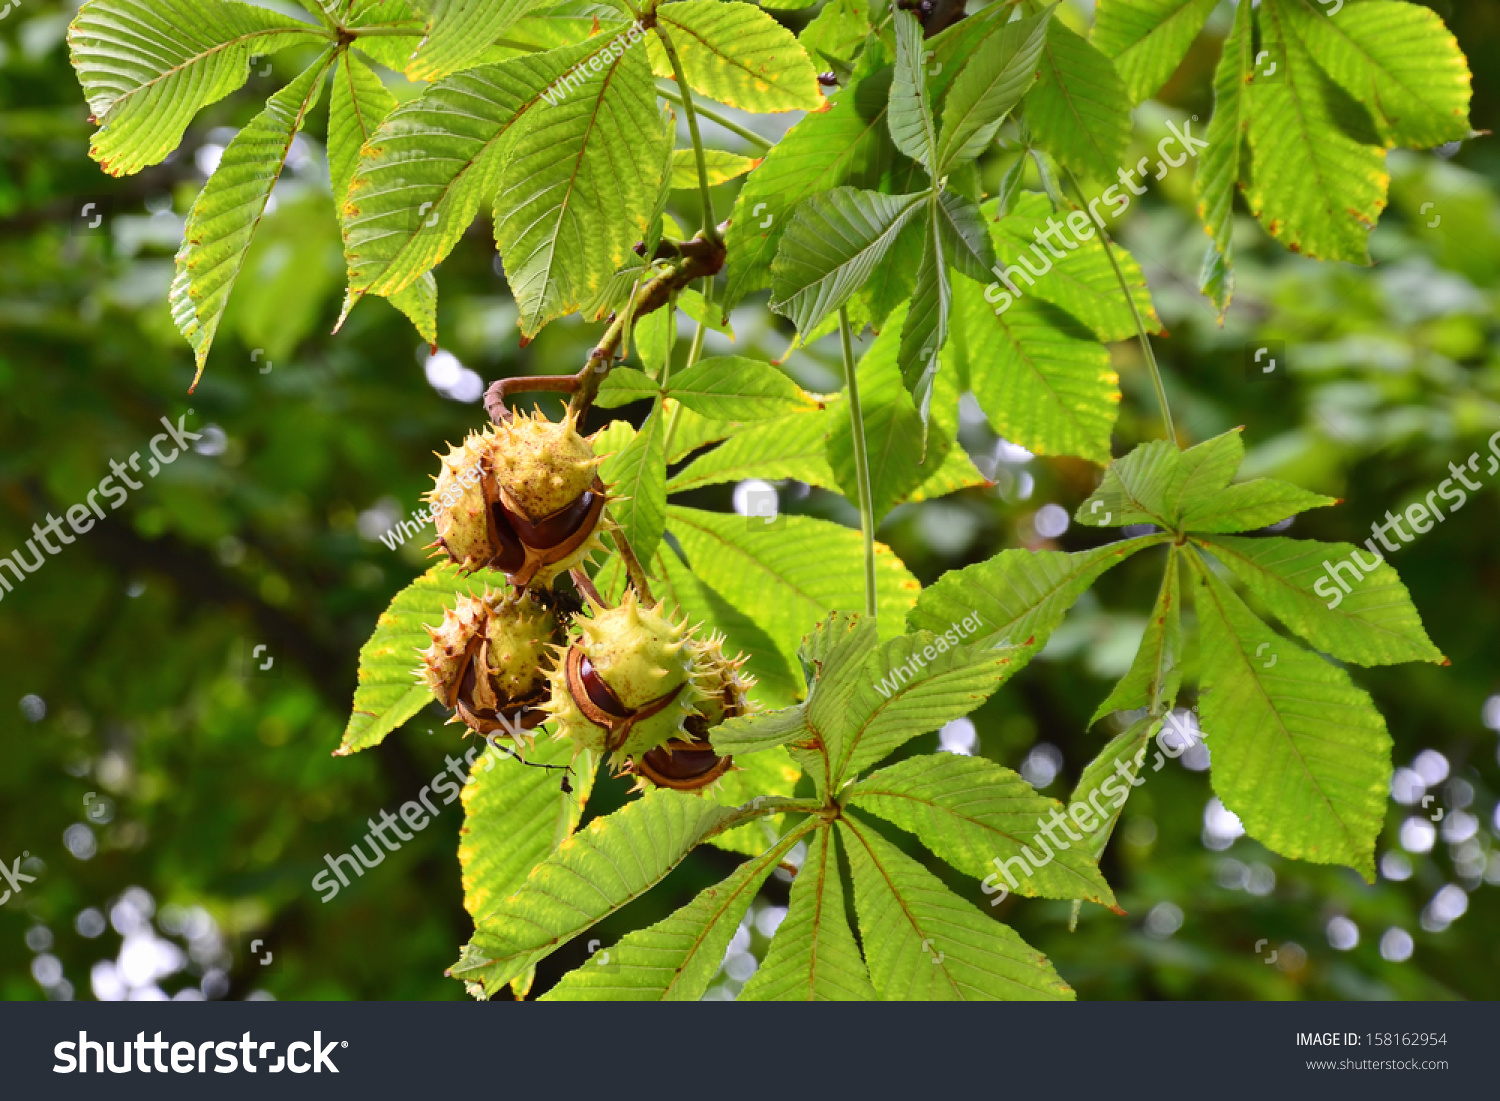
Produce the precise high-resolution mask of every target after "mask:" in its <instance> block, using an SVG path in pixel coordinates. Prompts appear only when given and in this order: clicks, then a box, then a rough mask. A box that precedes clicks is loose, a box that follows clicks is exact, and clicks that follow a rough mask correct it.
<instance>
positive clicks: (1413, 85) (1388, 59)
mask: <svg viewBox="0 0 1500 1101" xmlns="http://www.w3.org/2000/svg"><path fill="white" fill-rule="evenodd" d="M1282 9H1283V10H1284V11H1285V13H1286V15H1287V17H1288V19H1289V20H1290V21H1291V22H1293V23H1294V24H1295V25H1296V29H1297V33H1298V34H1299V35H1300V36H1301V37H1302V39H1303V41H1304V42H1306V43H1307V47H1308V49H1309V51H1310V52H1311V53H1312V55H1313V57H1314V58H1316V59H1317V62H1318V64H1319V65H1320V66H1321V67H1322V69H1323V71H1324V72H1326V73H1327V74H1328V75H1329V76H1331V77H1332V78H1333V79H1334V81H1336V82H1337V83H1338V84H1339V85H1340V86H1341V87H1342V88H1343V89H1344V90H1345V91H1347V92H1348V93H1349V94H1350V95H1352V96H1353V97H1354V98H1355V99H1357V100H1358V101H1359V102H1360V103H1362V104H1364V106H1365V107H1366V108H1368V109H1369V111H1370V113H1371V115H1373V116H1374V118H1375V123H1376V125H1377V127H1378V128H1379V130H1380V134H1381V137H1382V138H1384V140H1385V142H1386V144H1388V145H1409V146H1412V147H1413V148H1417V149H1430V148H1432V147H1433V146H1436V145H1441V144H1443V143H1444V142H1448V141H1462V140H1464V139H1466V138H1468V137H1470V136H1471V135H1472V133H1473V127H1472V126H1471V125H1470V124H1469V98H1470V84H1471V82H1472V79H1473V78H1472V76H1471V75H1470V73H1469V65H1468V62H1467V60H1465V58H1464V55H1463V51H1462V50H1460V49H1459V46H1458V40H1457V39H1455V38H1454V37H1453V35H1452V34H1451V33H1450V32H1449V30H1448V28H1447V27H1445V26H1443V21H1442V19H1441V18H1440V17H1439V16H1438V13H1437V12H1435V11H1433V10H1432V9H1431V8H1427V7H1423V6H1422V5H1420V4H1409V3H1401V2H1397V0H1362V2H1361V3H1358V4H1346V5H1344V7H1342V8H1341V9H1339V10H1338V11H1337V12H1335V13H1333V14H1331V15H1325V14H1324V13H1323V12H1322V11H1318V10H1315V9H1313V8H1310V7H1308V6H1307V5H1306V3H1305V2H1299V0H1290V2H1287V3H1283V4H1282Z"/></svg>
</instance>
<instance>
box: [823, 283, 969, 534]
mask: <svg viewBox="0 0 1500 1101" xmlns="http://www.w3.org/2000/svg"><path fill="white" fill-rule="evenodd" d="M904 319H905V313H904V312H903V311H898V312H897V313H895V314H893V315H892V316H891V321H890V324H888V325H887V326H886V327H885V329H884V330H883V331H882V332H881V334H880V336H879V337H877V338H876V340H875V343H874V344H872V345H871V346H870V349H869V351H867V352H865V354H864V355H863V356H861V357H860V360H859V366H858V369H857V375H856V377H857V380H858V383H859V392H860V403H861V412H862V413H863V414H864V416H863V420H864V429H865V452H866V457H867V460H868V463H869V476H870V495H871V502H872V504H873V506H874V517H873V520H874V523H875V524H876V526H877V527H878V526H879V524H880V521H881V520H882V519H884V517H885V515H886V513H888V512H889V511H890V510H891V509H892V508H894V507H895V506H896V505H897V504H898V503H899V502H901V501H903V500H905V499H906V498H907V497H908V496H909V495H910V494H911V493H912V492H913V491H914V490H915V489H916V488H917V487H918V486H920V485H921V484H922V483H923V482H925V481H926V480H927V479H928V478H929V477H931V476H932V474H933V473H934V472H935V471H936V470H937V468H938V466H939V465H940V464H941V463H942V461H943V459H944V458H945V457H946V456H947V454H948V452H949V450H950V448H951V447H952V445H951V443H950V442H949V440H948V437H947V435H946V433H945V432H944V431H942V430H941V429H940V430H939V431H938V432H935V433H933V434H932V435H931V437H929V439H928V441H927V447H926V452H925V454H924V452H923V446H922V432H923V428H922V419H921V417H919V416H918V414H917V410H916V408H915V406H913V405H912V399H911V395H909V394H908V393H907V392H906V388H905V386H904V385H903V384H902V380H901V372H900V369H899V368H898V367H897V364H896V357H897V350H898V348H899V344H900V338H901V331H902V329H901V323H902V321H904ZM838 414H839V415H838V416H836V417H835V418H834V421H833V430H832V432H830V433H829V436H828V462H829V465H830V466H831V467H832V468H833V471H834V474H835V476H836V477H837V478H838V485H839V488H840V489H842V490H843V492H844V496H845V497H847V498H849V500H851V501H857V500H859V493H858V489H857V484H856V482H857V479H856V477H855V463H854V426H853V424H852V423H851V417H850V416H849V415H848V411H847V409H844V408H842V407H841V408H840V409H839V410H838Z"/></svg>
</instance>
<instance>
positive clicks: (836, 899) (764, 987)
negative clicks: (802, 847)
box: [739, 826, 876, 1002]
mask: <svg viewBox="0 0 1500 1101" xmlns="http://www.w3.org/2000/svg"><path fill="white" fill-rule="evenodd" d="M836 836H837V835H836V834H835V833H834V831H833V829H832V828H831V827H828V826H824V827H822V828H820V829H818V830H817V831H816V832H815V833H814V834H813V836H812V838H811V840H809V841H808V843H807V859H806V860H805V861H803V863H802V867H801V869H799V870H798V872H797V878H796V879H794V880H792V897H791V904H790V906H789V907H788V909H787V914H786V917H785V918H784V919H783V920H782V922H781V925H780V926H778V927H777V929H776V935H775V936H774V937H772V938H771V947H770V950H769V951H767V953H766V958H765V961H764V962H763V963H762V964H761V965H760V969H759V970H758V971H756V972H755V974H754V975H753V976H751V978H750V981H749V982H748V983H746V984H745V988H744V989H743V990H741V991H740V997H739V1000H740V1001H744V1002H760V1001H843V1002H854V1001H859V1002H872V1001H875V999H876V995H875V988H874V987H873V986H872V985H871V984H870V974H869V972H868V971H867V970H865V961H864V959H863V958H862V957H861V956H860V954H859V946H858V945H857V944H855V943H854V934H853V933H852V932H851V931H850V929H849V920H848V918H847V917H845V912H844V886H843V876H842V875H841V874H840V872H839V860H838V847H837V843H836Z"/></svg>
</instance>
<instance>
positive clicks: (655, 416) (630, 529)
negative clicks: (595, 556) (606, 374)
mask: <svg viewBox="0 0 1500 1101" xmlns="http://www.w3.org/2000/svg"><path fill="white" fill-rule="evenodd" d="M666 432H667V429H666V416H665V414H664V413H663V412H662V405H661V402H660V401H658V402H657V403H656V404H655V405H653V406H652V407H651V415H650V416H648V417H647V418H646V420H645V422H644V423H643V424H642V425H641V427H640V431H638V432H637V433H636V434H635V435H634V436H633V437H632V438H631V440H630V442H629V443H628V444H626V445H625V446H624V447H623V448H621V449H620V450H619V451H618V452H616V453H615V454H613V455H611V456H610V457H609V458H608V459H605V460H604V464H603V465H602V466H601V467H600V468H599V476H600V478H602V479H603V480H604V484H605V485H607V486H609V487H610V504H609V516H610V518H611V519H613V520H614V521H615V523H617V524H619V525H620V528H621V529H622V530H623V531H624V532H625V538H626V539H627V540H629V541H630V546H631V547H632V548H633V549H634V551H635V553H636V556H637V557H638V558H639V559H640V560H641V562H642V563H645V562H649V561H650V560H651V556H652V555H653V554H655V553H656V545H657V544H658V543H660V542H661V536H662V532H663V531H664V530H665V529H666V522H667V457H666V453H665V451H664V448H663V445H664V442H665V437H666Z"/></svg>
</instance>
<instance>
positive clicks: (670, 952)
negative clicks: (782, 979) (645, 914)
mask: <svg viewBox="0 0 1500 1101" xmlns="http://www.w3.org/2000/svg"><path fill="white" fill-rule="evenodd" d="M816 821H817V820H816V819H809V820H807V821H806V822H804V823H803V824H802V825H801V826H799V827H798V828H797V829H796V830H793V831H792V832H791V833H789V834H787V835H786V836H785V837H784V838H782V839H781V841H780V842H778V843H777V844H776V846H775V847H774V848H772V849H770V850H769V851H767V852H765V853H764V854H762V855H760V856H757V857H756V858H755V859H754V860H749V861H746V862H745V863H744V864H741V865H740V866H739V867H738V868H736V869H735V871H734V874H733V875H731V876H730V877H729V878H728V879H726V880H725V881H724V882H723V883H720V884H718V885H717V886H715V887H709V888H708V889H707V890H705V891H702V892H701V893H699V895H698V896H697V897H696V898H694V899H693V901H692V902H689V903H688V904H687V905H686V906H684V907H682V909H680V910H678V911H677V912H676V913H674V914H672V915H671V916H670V917H667V918H665V919H663V920H662V921H659V922H657V923H656V924H655V925H652V926H649V927H648V928H645V929H638V930H637V931H635V932H634V933H629V934H627V935H626V936H625V937H623V938H621V940H620V942H619V943H618V944H615V945H611V946H610V947H609V948H608V949H607V950H606V951H607V954H608V963H603V962H602V961H601V962H600V963H595V962H593V961H590V962H589V963H586V964H584V965H583V966H582V967H580V968H578V969H577V970H575V971H570V972H568V974H566V975H564V976H563V979H562V981H561V982H560V983H558V984H557V985H556V986H555V987H553V988H552V989H551V990H549V991H548V992H547V993H546V994H544V995H543V996H542V999H541V1000H542V1001H544V1002H569V1001H605V1002H627V1001H629V1002H680V1001H689V1002H696V1001H698V1000H699V999H700V998H702V997H703V995H704V993H705V992H706V991H707V990H708V984H709V983H710V982H712V981H713V977H714V975H716V974H717V973H718V971H719V965H720V963H722V962H723V959H724V953H725V952H726V951H727V950H728V948H729V942H730V940H731V939H733V937H734V933H735V930H736V929H738V928H739V924H740V921H741V919H742V918H744V916H745V912H746V911H747V910H749V909H750V903H751V902H753V901H754V900H755V895H756V892H757V891H759V890H760V886H761V884H762V883H764V882H765V881H766V877H767V876H769V875H770V874H771V872H773V871H774V870H775V869H776V865H777V864H779V863H780V862H781V859H782V857H784V856H785V855H786V853H787V850H789V849H790V848H791V847H792V846H793V845H794V844H796V843H797V841H798V840H799V839H800V838H801V836H802V835H803V834H805V833H807V831H809V830H811V829H812V828H813V827H814V825H815V824H816Z"/></svg>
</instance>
